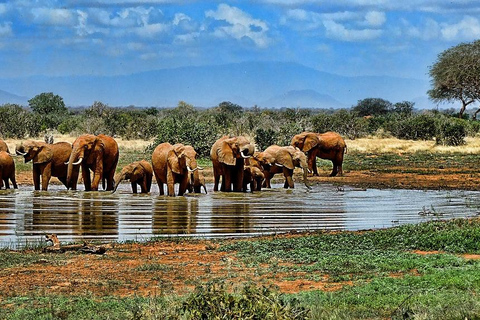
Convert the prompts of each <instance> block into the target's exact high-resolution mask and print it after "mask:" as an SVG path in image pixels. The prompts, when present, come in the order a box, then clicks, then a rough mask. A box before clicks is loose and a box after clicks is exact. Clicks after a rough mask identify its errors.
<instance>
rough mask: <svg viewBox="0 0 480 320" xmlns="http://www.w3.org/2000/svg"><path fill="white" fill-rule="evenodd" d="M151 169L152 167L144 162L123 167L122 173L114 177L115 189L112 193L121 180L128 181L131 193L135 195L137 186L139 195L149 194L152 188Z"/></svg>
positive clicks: (136, 162)
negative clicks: (139, 191)
mask: <svg viewBox="0 0 480 320" xmlns="http://www.w3.org/2000/svg"><path fill="white" fill-rule="evenodd" d="M152 177H153V169H152V165H151V164H150V163H148V162H147V161H145V160H141V161H135V162H133V163H130V164H128V165H126V166H125V167H123V169H122V171H121V172H120V173H118V174H116V175H115V179H114V180H115V187H114V188H113V192H115V191H116V190H117V188H118V185H119V184H120V182H122V181H123V180H130V183H131V185H132V192H133V193H137V184H138V185H139V186H140V190H141V193H149V192H150V188H151V186H152Z"/></svg>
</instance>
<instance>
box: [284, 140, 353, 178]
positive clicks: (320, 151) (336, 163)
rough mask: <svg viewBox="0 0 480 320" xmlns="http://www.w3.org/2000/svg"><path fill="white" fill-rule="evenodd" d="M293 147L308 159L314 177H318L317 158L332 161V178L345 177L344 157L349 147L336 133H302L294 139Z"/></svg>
mask: <svg viewBox="0 0 480 320" xmlns="http://www.w3.org/2000/svg"><path fill="white" fill-rule="evenodd" d="M291 145H292V146H294V147H298V148H299V149H300V150H302V151H303V152H305V153H306V154H307V157H308V168H309V169H310V170H311V171H312V172H313V175H314V176H318V171H317V164H316V157H319V158H321V159H327V160H331V161H332V164H333V169H332V173H331V174H330V176H331V177H334V176H336V175H337V174H339V175H343V168H342V165H343V156H344V154H345V152H346V150H347V145H346V144H345V141H344V140H343V138H342V137H341V136H340V135H339V134H338V133H336V132H331V131H329V132H325V133H315V132H302V133H300V134H297V135H295V136H294V137H293V138H292V142H291Z"/></svg>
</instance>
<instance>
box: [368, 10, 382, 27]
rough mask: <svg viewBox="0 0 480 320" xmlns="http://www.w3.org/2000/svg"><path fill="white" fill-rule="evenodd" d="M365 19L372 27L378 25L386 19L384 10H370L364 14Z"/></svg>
mask: <svg viewBox="0 0 480 320" xmlns="http://www.w3.org/2000/svg"><path fill="white" fill-rule="evenodd" d="M365 20H366V22H367V24H368V25H370V26H372V27H380V26H381V25H383V24H384V23H385V21H387V18H386V16H385V13H384V12H378V11H370V12H367V14H366V15H365Z"/></svg>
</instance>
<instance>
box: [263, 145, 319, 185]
mask: <svg viewBox="0 0 480 320" xmlns="http://www.w3.org/2000/svg"><path fill="white" fill-rule="evenodd" d="M256 158H257V160H258V161H260V163H262V165H263V168H264V173H265V183H264V186H265V187H267V188H271V187H272V186H271V184H270V180H271V179H272V178H273V176H274V175H275V174H276V173H282V172H283V175H284V177H285V184H284V188H294V183H293V170H294V169H295V167H297V168H301V169H302V170H303V182H304V184H305V186H306V187H307V188H309V189H310V186H309V185H308V181H307V172H308V164H307V156H306V155H305V153H303V152H302V151H301V150H300V149H298V148H294V147H292V146H288V147H280V146H277V145H272V146H270V147H268V148H267V149H265V151H263V152H260V153H259V154H258V155H257V156H256Z"/></svg>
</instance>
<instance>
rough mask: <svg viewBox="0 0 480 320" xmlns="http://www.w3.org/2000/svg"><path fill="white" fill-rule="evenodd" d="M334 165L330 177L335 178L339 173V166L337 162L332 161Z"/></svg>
mask: <svg viewBox="0 0 480 320" xmlns="http://www.w3.org/2000/svg"><path fill="white" fill-rule="evenodd" d="M332 164H333V169H332V173H330V177H335V176H336V175H337V173H338V165H337V163H336V162H335V161H332Z"/></svg>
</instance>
